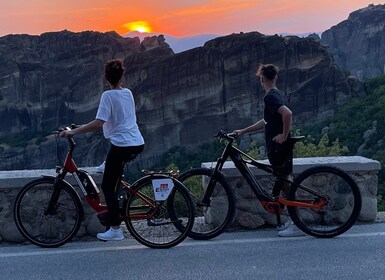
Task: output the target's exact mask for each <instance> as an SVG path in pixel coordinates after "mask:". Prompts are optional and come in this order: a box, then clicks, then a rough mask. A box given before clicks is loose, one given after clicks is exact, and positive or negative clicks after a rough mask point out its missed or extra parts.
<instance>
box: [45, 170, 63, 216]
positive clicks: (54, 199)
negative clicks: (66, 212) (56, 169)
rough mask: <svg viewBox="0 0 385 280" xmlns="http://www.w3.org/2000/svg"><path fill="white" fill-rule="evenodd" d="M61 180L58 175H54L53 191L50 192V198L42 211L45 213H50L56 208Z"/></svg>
mask: <svg viewBox="0 0 385 280" xmlns="http://www.w3.org/2000/svg"><path fill="white" fill-rule="evenodd" d="M61 180H62V179H61V178H60V176H59V175H58V176H56V178H55V182H54V184H53V192H52V195H51V198H50V200H49V203H48V207H47V209H46V210H45V211H44V214H45V215H50V214H52V213H53V212H54V211H55V210H56V207H57V202H58V200H59V197H60V193H61V189H62V187H61Z"/></svg>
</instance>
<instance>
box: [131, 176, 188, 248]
mask: <svg viewBox="0 0 385 280" xmlns="http://www.w3.org/2000/svg"><path fill="white" fill-rule="evenodd" d="M173 182H174V189H173V191H172V193H171V194H170V195H169V197H168V199H166V200H165V201H156V200H155V197H154V191H153V186H152V181H151V180H150V179H148V180H144V181H143V182H142V183H140V184H139V185H137V186H136V187H133V189H135V191H136V192H138V193H139V194H141V195H143V196H145V197H146V199H148V200H149V201H151V203H152V204H154V205H156V208H153V207H151V206H150V205H149V203H147V202H145V201H144V200H143V199H141V198H140V197H139V196H132V195H131V196H130V197H129V198H128V201H127V205H126V215H127V217H130V219H127V220H125V223H126V225H127V229H128V230H129V231H130V233H131V235H132V236H133V237H134V238H135V239H136V240H137V241H138V242H140V243H141V244H143V245H145V246H147V247H150V248H170V247H173V246H176V245H178V244H179V243H180V242H182V241H183V240H184V239H185V238H186V237H187V233H188V231H189V230H190V229H191V227H192V225H193V222H194V205H193V203H192V200H191V198H190V196H189V194H188V191H187V190H186V189H185V188H184V187H183V185H181V184H180V183H179V182H177V181H176V180H173ZM139 216H142V217H139ZM180 226H182V227H183V228H184V230H182V231H181V230H180Z"/></svg>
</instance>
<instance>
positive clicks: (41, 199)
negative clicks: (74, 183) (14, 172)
mask: <svg viewBox="0 0 385 280" xmlns="http://www.w3.org/2000/svg"><path fill="white" fill-rule="evenodd" d="M54 183H55V178H54V177H43V178H40V179H37V180H34V181H32V182H30V183H28V184H27V185H25V186H24V187H23V188H22V189H21V190H20V192H19V193H18V195H17V197H16V200H15V204H14V218H15V223H16V226H17V228H18V229H19V231H20V233H21V234H22V235H23V236H24V237H25V238H26V239H27V240H28V241H30V242H31V243H33V244H35V245H38V246H40V247H44V248H54V247H59V246H62V245H64V244H65V243H67V242H69V241H70V240H72V238H73V237H74V236H75V235H76V233H77V232H78V230H79V227H80V225H81V221H82V219H83V206H82V205H81V202H80V198H79V195H78V194H77V193H76V191H75V190H74V189H73V188H72V187H71V186H69V185H67V184H66V183H62V186H61V187H62V189H61V193H60V196H59V200H58V202H57V204H56V207H55V209H54V213H49V214H47V213H45V212H46V208H47V206H48V203H49V201H50V198H51V194H52V192H53V190H54Z"/></svg>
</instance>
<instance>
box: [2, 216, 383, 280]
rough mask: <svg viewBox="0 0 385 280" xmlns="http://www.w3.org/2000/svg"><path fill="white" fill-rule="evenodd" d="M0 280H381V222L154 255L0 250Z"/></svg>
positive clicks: (94, 248) (103, 249)
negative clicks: (326, 233)
mask: <svg viewBox="0 0 385 280" xmlns="http://www.w3.org/2000/svg"><path fill="white" fill-rule="evenodd" d="M0 279H7V280H13V279H29V280H34V279H39V280H40V279H73V280H76V279H114V280H119V279H135V280H136V279H138V280H140V279H170V280H173V279H178V280H180V279H210V280H215V279H221V280H226V279H242V280H243V279H296V280H298V279H317V280H319V279H338V280H340V279H349V280H354V279H365V280H369V279H385V224H383V223H377V224H371V225H356V226H354V227H353V228H352V229H351V230H349V232H348V233H345V234H344V235H341V236H339V237H336V238H333V239H317V238H313V237H309V236H304V237H296V238H279V237H276V232H275V231H274V230H258V231H252V232H250V231H247V232H231V233H225V234H222V235H221V236H219V237H217V238H216V239H214V240H211V241H195V240H190V239H189V240H185V241H184V242H183V243H182V244H180V245H179V246H177V247H175V248H172V249H165V250H156V249H149V248H146V247H144V246H142V245H139V244H138V243H137V242H136V241H135V240H132V239H126V240H124V241H122V242H100V241H91V242H71V243H69V244H66V245H65V246H63V247H61V248H56V249H42V248H38V247H36V246H33V245H20V246H16V245H14V246H2V247H0Z"/></svg>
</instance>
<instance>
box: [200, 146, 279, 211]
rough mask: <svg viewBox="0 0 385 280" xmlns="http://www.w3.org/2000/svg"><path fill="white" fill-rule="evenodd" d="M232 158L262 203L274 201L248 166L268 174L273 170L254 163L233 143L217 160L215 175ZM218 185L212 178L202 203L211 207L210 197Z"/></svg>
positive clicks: (267, 166)
mask: <svg viewBox="0 0 385 280" xmlns="http://www.w3.org/2000/svg"><path fill="white" fill-rule="evenodd" d="M242 155H244V156H246V157H247V158H249V159H250V161H251V162H247V161H245V160H244V159H243V158H242ZM228 157H230V158H231V160H232V161H233V162H234V164H235V167H236V168H237V169H238V170H239V172H240V173H241V174H242V176H243V177H244V178H245V180H246V181H247V183H248V184H249V185H250V187H251V189H252V191H253V192H254V194H255V195H256V196H257V198H258V199H259V200H260V201H274V198H273V197H271V196H268V195H266V193H265V192H264V191H263V188H262V187H261V186H260V184H259V183H258V181H257V180H256V179H255V177H254V175H253V174H252V172H251V170H250V168H249V167H248V166H247V164H248V163H249V164H252V165H254V166H256V167H257V168H260V169H262V170H264V171H266V172H268V173H273V169H272V168H271V167H270V166H269V165H265V164H262V163H258V162H256V161H254V160H253V159H252V158H250V157H249V156H248V155H247V154H245V153H244V152H242V151H241V150H239V149H237V148H235V147H234V146H232V141H229V142H228V143H227V144H226V147H225V149H224V150H223V153H222V156H221V157H220V158H219V159H218V160H217V164H216V166H215V168H214V170H213V172H212V173H213V175H215V174H218V173H219V172H220V171H221V170H222V168H223V165H224V163H225V162H226V160H227V158H228ZM215 184H216V179H215V176H214V177H211V179H210V182H209V184H208V186H207V189H206V192H205V194H204V196H203V198H202V203H203V204H204V205H209V203H210V197H211V195H212V193H213V190H214V186H215Z"/></svg>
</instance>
